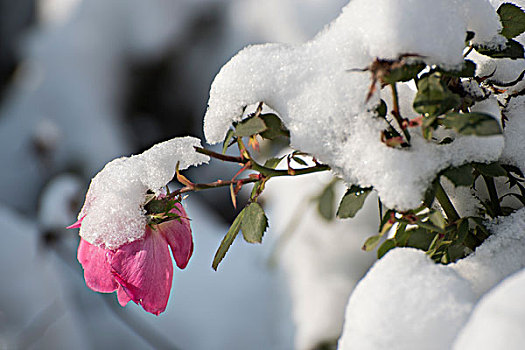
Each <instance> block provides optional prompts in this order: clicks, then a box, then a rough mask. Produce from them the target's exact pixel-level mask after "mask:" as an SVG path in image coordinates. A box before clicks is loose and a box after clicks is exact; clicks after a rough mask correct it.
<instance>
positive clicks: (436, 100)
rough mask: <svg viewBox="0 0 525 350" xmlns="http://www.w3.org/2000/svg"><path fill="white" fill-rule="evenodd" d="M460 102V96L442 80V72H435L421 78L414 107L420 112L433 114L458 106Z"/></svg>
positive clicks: (439, 113)
mask: <svg viewBox="0 0 525 350" xmlns="http://www.w3.org/2000/svg"><path fill="white" fill-rule="evenodd" d="M460 102H461V100H460V98H459V96H458V95H456V94H454V93H452V91H450V90H449V89H448V87H447V86H446V85H445V83H444V82H443V81H441V73H433V74H430V75H425V76H423V77H422V78H421V79H419V82H418V84H417V94H416V97H415V99H414V103H413V107H414V110H415V111H416V112H418V113H421V114H424V115H430V116H433V115H441V114H443V113H445V112H447V111H449V110H451V109H453V108H456V107H458V106H459V105H460Z"/></svg>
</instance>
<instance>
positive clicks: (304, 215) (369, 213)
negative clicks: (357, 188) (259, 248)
mask: <svg viewBox="0 0 525 350" xmlns="http://www.w3.org/2000/svg"><path fill="white" fill-rule="evenodd" d="M331 179H332V177H331V176H330V175H329V174H312V175H308V176H301V177H298V178H294V179H286V178H275V179H272V180H271V181H269V182H268V184H267V186H266V189H265V192H264V197H263V198H264V200H265V202H264V204H265V210H266V212H267V214H268V217H269V218H270V229H269V231H268V233H267V234H266V235H265V236H266V237H265V242H264V244H265V245H268V244H271V243H275V244H274V246H275V248H274V249H275V252H274V255H273V258H274V259H275V260H274V262H276V263H277V266H279V268H280V269H281V270H282V271H283V272H284V277H285V279H286V282H287V284H288V287H289V292H290V295H291V302H292V317H293V321H294V325H295V332H294V339H295V341H294V345H295V349H297V350H303V349H315V348H317V347H318V346H319V345H320V344H323V343H331V342H334V341H336V340H337V339H338V338H339V336H340V334H341V331H342V327H343V319H344V309H345V305H346V303H347V301H348V297H349V295H350V293H351V291H352V289H353V288H354V286H355V285H356V284H357V281H359V279H361V277H362V276H363V275H364V273H365V272H366V271H367V270H368V268H369V267H370V266H371V264H372V263H373V262H374V261H375V260H376V257H375V255H374V254H369V253H367V252H364V251H363V250H361V246H362V245H363V242H364V241H365V239H366V237H368V236H370V235H372V234H373V233H374V232H375V231H376V230H377V226H378V222H377V221H378V219H377V201H376V199H375V198H372V197H373V196H372V195H371V196H370V197H371V198H368V200H367V203H366V204H365V207H364V208H363V209H362V210H361V211H360V212H359V214H358V215H357V217H355V218H354V219H352V220H333V221H326V220H325V219H323V218H321V216H320V215H319V214H318V212H317V208H316V204H315V202H313V201H312V198H313V197H314V196H316V195H318V193H319V192H320V191H321V190H322V189H323V187H324V186H325V185H326V184H327V183H328V182H329V181H330V180H331ZM342 187H344V186H342V183H339V186H337V187H336V195H335V199H334V201H338V200H339V199H340V198H341V197H342V196H343V192H344V189H343V188H342ZM290 223H293V224H291V225H290ZM276 235H277V238H275V237H276ZM272 241H273V242H272Z"/></svg>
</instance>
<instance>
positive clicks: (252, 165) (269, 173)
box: [166, 143, 330, 198]
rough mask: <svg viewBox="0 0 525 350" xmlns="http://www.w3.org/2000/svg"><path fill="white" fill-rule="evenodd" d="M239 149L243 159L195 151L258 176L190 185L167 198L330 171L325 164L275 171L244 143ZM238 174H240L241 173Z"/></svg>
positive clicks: (208, 151) (201, 150)
mask: <svg viewBox="0 0 525 350" xmlns="http://www.w3.org/2000/svg"><path fill="white" fill-rule="evenodd" d="M239 148H240V150H241V154H243V156H242V157H232V156H227V155H224V154H221V153H216V152H213V151H211V150H208V149H205V148H202V147H195V151H196V152H197V153H201V154H205V155H207V156H210V157H212V158H216V159H219V160H222V161H226V162H234V163H239V164H244V167H243V168H244V169H245V170H254V171H256V172H258V173H259V174H257V175H255V174H252V175H250V177H247V178H243V179H238V180H236V179H232V180H229V181H224V180H217V181H215V182H210V183H190V184H187V185H186V186H184V187H183V188H180V189H178V190H175V191H173V192H171V193H170V194H168V195H167V196H166V198H174V197H176V196H178V195H180V194H183V193H188V192H197V191H202V190H207V189H211V188H219V187H226V186H230V185H235V186H242V185H245V184H248V183H253V182H257V181H260V180H262V179H264V178H266V179H269V178H271V177H278V176H297V175H306V174H312V173H317V172H321V171H327V170H330V167H329V166H328V165H323V164H316V165H315V166H312V167H309V168H303V169H288V170H275V169H272V168H268V167H265V166H263V165H260V164H258V163H257V162H256V161H255V160H253V158H251V157H250V155H249V153H248V151H247V150H246V148H245V147H244V144H242V143H241V144H239ZM238 174H240V172H239V173H238Z"/></svg>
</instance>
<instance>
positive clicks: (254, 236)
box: [241, 203, 268, 243]
mask: <svg viewBox="0 0 525 350" xmlns="http://www.w3.org/2000/svg"><path fill="white" fill-rule="evenodd" d="M243 211H244V216H243V218H242V221H241V230H242V235H243V237H244V240H245V241H246V242H248V243H261V242H262V238H263V236H264V232H265V231H266V229H267V228H268V218H267V217H266V214H264V210H263V208H262V207H261V205H260V204H259V203H250V204H249V205H248V206H247V207H246V208H244V210H243Z"/></svg>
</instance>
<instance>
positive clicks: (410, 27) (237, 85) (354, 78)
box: [204, 0, 503, 209]
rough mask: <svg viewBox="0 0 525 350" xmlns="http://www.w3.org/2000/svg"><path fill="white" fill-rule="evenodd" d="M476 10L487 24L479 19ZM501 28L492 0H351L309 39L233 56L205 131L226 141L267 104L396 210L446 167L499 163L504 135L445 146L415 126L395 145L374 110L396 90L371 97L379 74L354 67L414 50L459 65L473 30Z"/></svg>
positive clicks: (216, 85)
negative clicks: (245, 112) (385, 137)
mask: <svg viewBox="0 0 525 350" xmlns="http://www.w3.org/2000/svg"><path fill="white" fill-rule="evenodd" d="M457 9H459V10H458V11H457ZM415 10H418V11H422V13H429V12H431V13H432V16H425V17H424V20H423V18H422V17H418V16H414V13H418V12H413V11H415ZM474 15H475V16H478V17H479V21H481V22H482V23H483V24H484V26H481V25H480V23H481V22H479V21H476V22H475V23H474V22H473V20H472V19H471V16H474ZM427 17H428V18H427ZM443 23H446V25H444V24H443ZM499 27H500V24H499V21H498V19H497V16H496V14H495V12H494V9H493V8H492V7H491V5H490V4H489V3H488V2H487V1H484V0H472V1H462V2H454V6H451V3H450V1H445V0H442V1H430V0H428V1H410V0H399V1H386V0H375V1H361V0H356V1H352V2H350V3H349V4H348V5H347V6H346V7H345V8H344V9H343V13H342V14H341V15H340V16H339V18H337V19H336V20H335V21H334V22H333V23H332V24H331V25H330V26H328V27H327V29H326V30H324V31H322V32H321V33H320V34H319V35H317V36H316V37H315V38H314V39H313V40H311V41H310V42H308V43H305V44H303V45H295V46H292V45H279V44H266V45H259V46H251V47H247V48H246V49H244V50H242V51H241V52H239V53H238V54H237V56H235V57H234V58H233V59H232V60H231V61H230V62H228V63H227V64H226V65H225V66H224V67H223V68H222V69H221V71H220V72H219V74H218V75H217V77H216V78H215V81H214V82H213V84H212V87H211V90H210V99H209V102H208V111H207V113H206V116H205V125H204V131H205V135H206V138H207V140H208V142H210V143H217V142H220V141H222V139H223V138H224V136H225V134H226V131H227V129H228V128H229V127H230V125H231V123H232V122H233V121H236V120H239V119H241V118H242V109H243V107H244V106H247V105H251V104H255V103H257V102H259V101H264V102H265V103H266V104H267V105H268V106H269V107H271V108H272V109H273V110H275V111H277V112H278V113H279V115H280V116H281V118H282V119H283V122H284V123H285V125H286V126H287V127H288V129H289V130H290V133H291V146H292V147H294V148H296V149H300V150H301V151H304V152H309V153H311V154H313V155H314V156H316V158H317V159H319V160H321V161H322V162H325V163H327V164H328V165H330V166H331V167H332V169H334V170H335V171H336V172H337V173H339V174H340V175H342V176H343V178H344V180H345V181H346V182H347V183H354V184H360V185H362V186H374V188H375V189H376V190H377V191H378V193H379V196H380V197H381V199H382V200H383V202H384V203H385V205H387V206H388V207H396V208H398V209H409V208H413V207H416V206H418V205H419V203H420V201H421V199H422V197H423V194H424V192H425V190H426V189H427V187H428V185H429V184H430V181H431V180H433V178H434V176H435V174H436V173H437V172H438V171H439V170H441V169H443V168H446V167H447V166H449V165H455V166H458V165H461V164H463V163H465V162H467V161H480V162H487V161H493V160H496V159H498V157H499V155H500V153H501V151H502V148H503V138H502V137H500V136H493V137H484V138H477V137H458V138H457V139H456V140H455V142H453V143H451V144H448V145H442V146H438V145H435V144H432V143H428V142H426V141H425V140H424V139H423V138H422V137H421V136H420V135H418V133H414V137H413V140H412V147H411V149H410V150H398V149H392V148H389V147H387V146H386V145H384V144H383V143H382V142H381V141H380V132H381V130H382V129H384V128H385V123H384V121H381V120H376V119H374V118H373V116H372V113H371V112H370V110H371V109H373V107H374V106H375V104H376V103H377V101H378V98H379V95H383V94H385V95H386V94H387V93H388V91H387V90H385V91H384V92H380V93H378V94H375V96H374V97H373V98H372V99H371V102H370V103H368V104H366V103H365V96H366V94H367V92H368V90H369V87H370V74H369V73H360V72H348V71H347V70H348V69H351V68H364V67H366V66H368V65H370V64H371V62H372V61H373V59H374V58H375V57H380V58H390V59H392V58H396V57H398V56H399V55H401V54H405V53H411V54H419V55H421V56H424V57H421V59H422V60H424V61H425V62H427V63H440V64H443V65H447V66H457V65H458V64H460V63H461V61H462V52H463V46H464V39H465V32H466V30H473V31H476V32H477V33H479V35H478V40H489V39H490V40H492V39H493V38H494V37H495V36H496V34H497V31H498V29H499ZM405 38H406V40H405ZM401 113H403V111H401ZM399 164H403V168H402V169H400V167H399ZM385 170H388V171H387V172H385Z"/></svg>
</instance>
